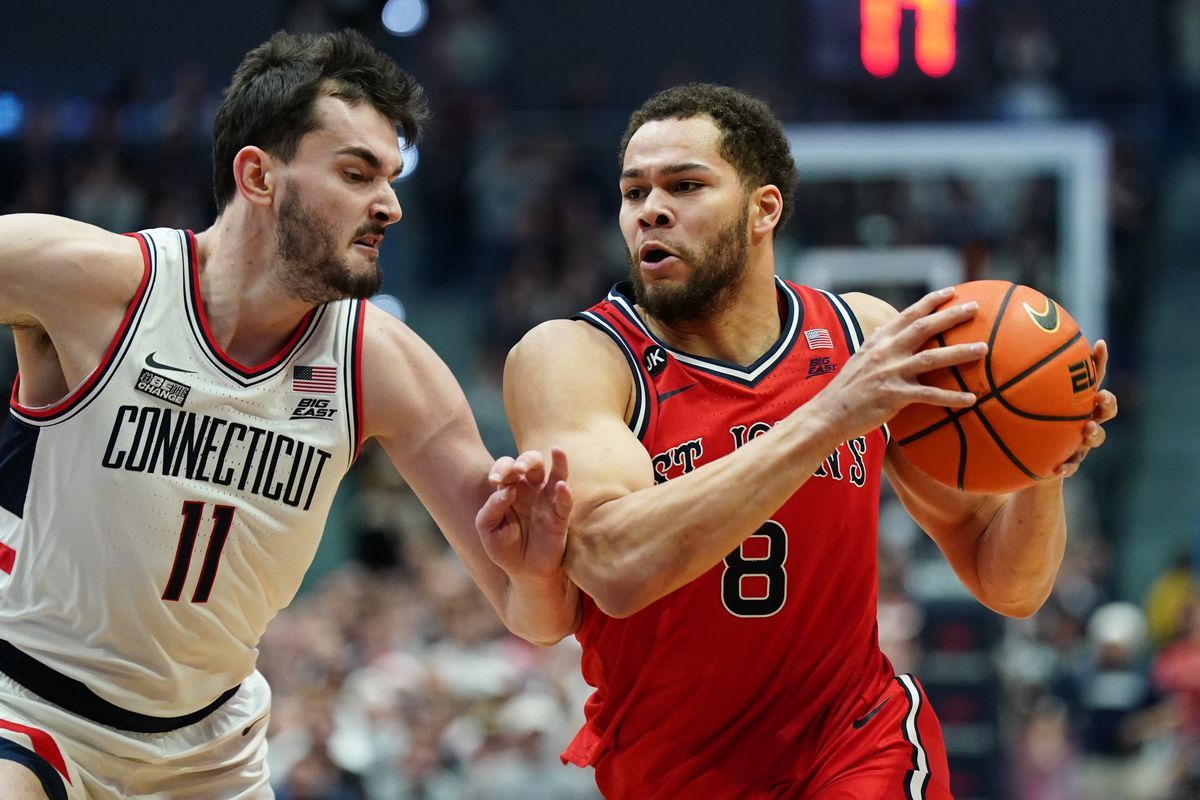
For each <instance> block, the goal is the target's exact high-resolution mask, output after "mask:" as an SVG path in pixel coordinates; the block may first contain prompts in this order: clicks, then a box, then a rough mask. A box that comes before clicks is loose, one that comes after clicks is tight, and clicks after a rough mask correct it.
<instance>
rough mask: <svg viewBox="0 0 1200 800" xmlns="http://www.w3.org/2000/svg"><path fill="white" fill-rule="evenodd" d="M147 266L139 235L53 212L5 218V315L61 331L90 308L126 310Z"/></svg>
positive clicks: (1, 242)
mask: <svg viewBox="0 0 1200 800" xmlns="http://www.w3.org/2000/svg"><path fill="white" fill-rule="evenodd" d="M145 270H146V259H145V258H144V256H143V254H142V249H141V245H140V243H139V242H138V240H137V239H135V238H133V237H130V236H122V235H119V234H115V233H112V232H110V231H106V230H104V229H103V228H98V227H96V226H94V225H89V224H87V223H84V222H79V221H77V220H73V219H68V218H66V217H56V216H51V215H49V214H11V215H6V216H3V217H0V283H2V285H3V286H4V298H3V301H4V302H3V307H2V308H0V314H3V315H4V317H5V318H6V319H10V320H14V319H23V318H29V319H33V320H36V321H37V322H38V323H39V324H40V325H41V326H42V327H47V326H49V327H53V328H55V329H56V330H58V331H59V332H60V334H61V331H62V330H63V326H74V325H77V324H79V323H80V322H81V320H85V319H86V316H87V314H86V313H85V312H86V311H87V310H89V309H92V310H100V311H104V310H106V309H109V308H115V309H124V307H125V306H126V305H127V304H128V302H129V301H130V299H131V298H132V297H133V296H134V295H135V293H136V292H137V288H138V286H139V285H140V284H141V281H142V278H143V275H144V274H145ZM81 315H82V316H81Z"/></svg>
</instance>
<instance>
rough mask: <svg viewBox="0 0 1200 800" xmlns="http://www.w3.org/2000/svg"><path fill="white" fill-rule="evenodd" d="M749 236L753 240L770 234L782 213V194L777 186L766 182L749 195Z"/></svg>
mask: <svg viewBox="0 0 1200 800" xmlns="http://www.w3.org/2000/svg"><path fill="white" fill-rule="evenodd" d="M750 197H751V202H752V205H751V207H750V236H751V238H752V239H753V240H754V241H756V242H757V241H759V240H760V239H762V238H764V237H767V236H771V235H772V233H773V232H774V230H775V226H777V225H778V224H779V218H780V217H781V216H782V215H783V195H782V194H781V193H780V191H779V187H778V186H776V185H774V184H772V183H768V184H767V185H766V186H760V187H759V188H758V189H756V190H755V191H754V192H753V193H752V194H751V195H750Z"/></svg>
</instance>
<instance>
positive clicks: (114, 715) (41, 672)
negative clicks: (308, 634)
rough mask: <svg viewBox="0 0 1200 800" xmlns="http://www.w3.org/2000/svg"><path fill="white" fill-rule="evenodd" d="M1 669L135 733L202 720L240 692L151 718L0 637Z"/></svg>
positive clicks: (81, 712) (70, 707) (77, 710)
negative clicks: (195, 708)
mask: <svg viewBox="0 0 1200 800" xmlns="http://www.w3.org/2000/svg"><path fill="white" fill-rule="evenodd" d="M0 672H3V673H4V674H5V675H7V676H8V677H10V678H12V679H13V680H14V681H16V682H17V683H19V684H21V685H22V686H24V687H25V688H26V689H28V690H29V691H31V692H33V693H34V694H36V695H37V696H38V697H41V698H42V699H44V700H49V701H50V702H51V703H54V704H55V705H56V706H60V707H61V708H65V709H66V710H67V711H70V712H71V713H72V714H77V715H78V716H81V717H83V718H85V719H90V720H91V721H92V722H98V723H100V724H101V725H107V726H109V727H110V728H117V729H119V730H123V731H132V732H134V733H165V732H167V731H173V730H177V729H179V728H186V727H187V726H188V725H192V724H194V723H197V722H199V721H200V720H202V719H204V718H205V717H207V716H208V715H209V714H211V713H212V712H214V711H216V710H217V709H218V708H220V707H221V704H222V703H224V702H225V701H226V700H228V699H229V698H231V697H233V696H234V694H236V693H237V690H238V688H239V687H240V686H241V684H238V686H234V687H233V688H232V689H229V690H227V691H225V692H224V693H222V694H221V696H220V697H218V698H217V699H216V700H214V701H212V702H211V703H209V704H208V705H206V706H205V707H204V708H202V709H200V710H199V711H193V712H192V713H190V714H184V715H183V716H179V717H152V716H150V715H149V714H139V713H137V712H136V711H129V710H128V709H124V708H121V707H120V706H118V705H114V704H112V703H110V702H108V701H107V700H105V699H104V698H103V697H101V696H100V695H98V694H96V693H95V692H93V691H92V690H91V689H89V688H88V687H87V686H85V685H84V684H82V683H80V682H79V681H77V680H75V679H74V678H68V677H67V676H66V675H63V674H62V673H61V672H56V671H55V670H52V669H50V668H49V667H47V666H46V665H45V664H43V663H42V662H40V661H38V660H37V659H36V658H33V657H32V656H30V655H28V654H26V653H24V652H22V651H20V650H18V649H17V648H16V647H13V646H12V645H11V644H9V643H8V642H6V641H4V640H3V639H0Z"/></svg>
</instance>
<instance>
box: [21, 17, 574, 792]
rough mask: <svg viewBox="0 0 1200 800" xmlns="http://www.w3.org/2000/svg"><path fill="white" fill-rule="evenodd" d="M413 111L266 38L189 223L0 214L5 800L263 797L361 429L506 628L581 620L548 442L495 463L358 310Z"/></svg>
mask: <svg viewBox="0 0 1200 800" xmlns="http://www.w3.org/2000/svg"><path fill="white" fill-rule="evenodd" d="M423 113H424V100H423V95H422V92H421V89H420V87H419V86H418V85H417V84H416V83H415V81H413V79H412V78H411V76H409V75H407V74H406V73H405V72H403V71H402V70H401V69H400V68H399V66H398V65H397V64H396V63H395V62H394V61H392V60H391V59H390V58H388V57H386V56H385V55H383V54H381V53H379V52H378V51H376V50H375V49H374V48H372V47H371V46H370V44H369V43H368V42H367V41H366V40H365V39H364V38H363V37H362V36H361V35H359V34H355V33H351V32H342V33H335V34H328V35H323V36H319V37H298V36H291V35H288V34H284V33H281V34H278V35H276V36H275V37H274V38H272V39H271V40H270V41H269V42H267V43H265V44H263V45H262V46H260V47H258V48H255V49H254V50H253V51H251V52H250V53H248V54H247V56H246V58H245V59H244V60H243V62H242V64H241V65H240V66H239V68H238V70H237V73H236V74H235V76H234V80H233V82H232V84H231V86H230V87H229V89H228V90H227V91H226V93H225V97H224V100H223V101H222V104H221V107H220V108H219V109H218V111H217V118H216V122H215V124H214V142H215V143H214V148H213V155H214V159H213V160H214V165H215V167H214V180H215V195H216V201H217V206H218V209H219V213H218V217H217V219H216V221H215V222H214V223H213V224H212V226H211V227H209V228H208V229H207V230H205V231H202V232H201V233H199V234H195V235H193V234H192V233H191V232H190V231H179V230H164V229H159V230H150V231H141V232H138V233H136V234H134V235H130V236H121V235H117V234H115V233H111V232H108V231H105V230H101V229H99V228H96V227H93V226H90V225H85V224H83V223H81V222H76V221H73V220H69V219H63V218H59V217H51V216H44V215H32V214H22V215H12V216H7V217H2V218H0V324H8V325H11V326H12V327H13V328H14V334H15V341H16V350H17V360H18V364H19V366H20V378H19V381H18V383H17V385H16V386H15V387H14V390H13V397H12V401H11V404H10V409H9V411H10V413H9V414H8V415H7V417H6V421H5V424H4V425H3V430H2V433H0V797H2V798H4V799H5V800H29V799H30V798H34V799H35V800H36V799H41V800H44V799H45V798H50V800H85V799H86V800H128V799H129V798H149V797H153V798H155V799H156V800H172V799H174V800H193V798H212V799H213V800H216V799H217V798H226V799H228V798H241V799H243V800H251V799H253V800H267V798H270V797H272V796H273V795H272V792H271V788H270V785H269V780H268V779H269V776H268V772H267V764H266V733H265V731H266V728H267V722H266V720H267V718H268V716H269V711H270V691H269V689H268V688H267V685H266V682H265V680H264V679H263V677H262V675H261V674H259V673H258V672H257V670H255V658H256V656H257V652H258V651H257V644H258V641H259V637H260V636H261V634H262V632H263V629H264V628H265V627H266V625H267V624H268V622H269V621H270V619H271V618H272V617H274V615H275V614H276V613H277V612H278V611H279V609H280V608H281V607H283V606H285V605H287V604H288V602H289V601H290V600H291V598H292V597H293V595H294V594H295V593H296V591H297V589H298V588H299V586H300V582H301V579H302V578H303V575H304V572H305V570H306V569H307V568H308V565H309V563H310V562H311V560H312V556H313V552H314V551H315V549H316V547H317V543H318V541H319V540H320V537H321V534H322V531H323V529H324V526H325V520H326V517H327V514H328V511H329V508H330V504H331V503H332V501H333V497H334V493H335V491H336V489H337V486H338V484H339V482H340V479H341V477H342V475H343V474H344V473H345V472H346V471H347V470H348V469H349V468H350V466H351V464H352V463H353V461H354V459H355V456H356V455H357V453H358V452H359V448H360V447H361V446H362V444H363V443H364V442H365V441H366V440H367V439H371V438H374V439H376V440H377V441H378V442H379V444H380V445H381V446H382V448H383V449H384V451H385V452H386V453H387V455H388V456H389V458H390V459H391V460H392V462H393V464H395V466H396V467H397V469H398V470H399V471H400V472H401V473H402V474H403V476H404V477H405V479H406V480H407V482H408V483H409V484H410V485H411V486H412V488H413V490H414V491H415V492H416V494H417V495H418V497H420V499H421V501H422V502H423V503H424V504H425V506H426V507H427V508H428V510H429V512H430V513H431V515H432V516H433V518H434V519H435V520H436V522H437V523H438V525H439V526H440V528H441V529H442V531H443V532H444V534H445V536H446V538H447V540H448V541H449V542H450V544H451V545H452V546H453V548H454V550H455V551H456V552H457V553H458V554H459V556H460V557H461V558H462V560H463V562H464V564H465V565H466V567H467V569H468V570H469V571H470V573H471V575H472V577H473V578H474V579H475V580H476V582H477V583H478V584H479V585H480V587H481V588H482V589H483V591H484V592H485V594H486V595H487V597H488V599H489V600H490V601H491V602H492V604H493V605H494V606H495V608H496V611H497V612H498V613H499V615H500V616H501V618H502V619H503V620H504V621H505V623H506V624H507V625H508V626H509V627H510V628H511V629H512V630H514V631H515V632H518V633H520V634H521V635H523V636H525V637H527V638H529V639H531V640H534V641H544V640H549V641H557V640H558V639H560V638H562V636H564V635H565V631H567V630H569V629H570V628H571V627H572V625H574V624H575V616H576V608H577V606H576V594H575V593H574V592H573V591H572V592H570V593H568V591H567V590H568V588H569V585H568V582H567V581H566V579H565V577H564V576H563V574H562V557H563V547H564V546H565V536H566V515H567V514H568V513H569V511H570V506H571V503H570V500H571V498H570V494H569V490H567V489H566V486H565V484H563V483H562V482H561V480H560V478H561V477H564V476H565V469H566V462H565V461H564V460H563V457H562V454H561V453H555V454H552V456H551V459H550V463H547V460H546V459H545V458H544V457H543V456H542V455H540V454H537V453H526V454H523V455H522V456H521V457H519V458H518V459H516V460H514V459H511V458H506V459H503V460H502V461H501V462H499V463H496V464H495V465H494V466H493V460H492V456H490V455H489V454H488V453H487V451H486V450H485V449H484V446H483V443H482V442H481V441H480V438H479V432H478V430H477V428H476V426H475V423H474V420H473V419H472V417H471V412H470V409H469V407H468V405H467V402H466V399H465V397H464V396H463V393H462V390H461V389H460V388H459V387H458V385H457V384H456V383H455V381H454V378H453V376H452V375H451V374H450V371H449V370H448V369H447V368H446V365H445V364H444V363H442V361H441V360H440V359H439V358H438V357H437V356H436V355H435V354H434V353H433V351H432V350H431V349H430V348H429V347H428V346H427V345H426V344H425V343H424V342H423V341H421V339H420V338H418V337H417V336H416V335H415V334H414V333H413V332H412V331H411V330H409V329H408V328H407V327H405V326H404V325H403V324H402V323H401V322H399V321H398V320H397V319H395V318H394V317H392V316H390V315H388V314H386V313H383V312H381V311H379V310H378V309H376V308H375V307H373V306H371V305H370V304H369V303H367V302H366V300H365V298H367V297H368V296H370V295H371V294H373V293H374V292H375V290H376V289H377V288H378V286H379V282H380V279H381V275H380V270H379V248H380V245H381V242H382V240H383V238H384V236H385V234H386V232H387V231H388V230H389V229H390V228H391V226H392V225H393V224H395V223H396V222H398V221H399V220H400V216H401V209H400V205H399V203H398V201H397V199H396V193H395V191H394V189H393V186H392V182H393V181H394V180H395V179H396V177H397V175H398V174H399V173H400V171H401V168H402V166H403V163H402V160H401V150H400V145H399V142H398V139H397V127H399V128H400V129H402V130H403V133H404V136H405V138H406V139H408V140H409V141H413V140H414V139H415V137H416V134H417V132H418V130H419V123H420V120H421V118H422V116H423ZM489 476H491V477H492V481H494V482H497V483H500V484H504V488H503V489H502V490H500V491H499V492H496V493H493V488H492V487H493V482H492V481H489ZM489 498H490V499H489ZM514 503H516V505H514ZM481 507H482V510H481ZM476 525H478V526H479V527H480V528H482V529H485V530H487V531H489V532H490V534H491V535H490V537H489V540H488V544H487V548H488V549H487V551H486V552H485V548H484V544H483V542H482V541H481V540H480V538H479V535H478V533H477V532H476ZM497 565H499V566H497Z"/></svg>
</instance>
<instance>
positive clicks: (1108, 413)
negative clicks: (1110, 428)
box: [1092, 389, 1117, 423]
mask: <svg viewBox="0 0 1200 800" xmlns="http://www.w3.org/2000/svg"><path fill="white" fill-rule="evenodd" d="M1115 416H1117V396H1116V395H1115V394H1113V393H1112V392H1110V391H1108V390H1107V389H1103V390H1101V391H1099V392H1097V393H1096V403H1095V406H1094V407H1093V408H1092V419H1094V420H1096V421H1097V422H1100V423H1104V422H1108V421H1109V420H1110V419H1112V418H1113V417H1115Z"/></svg>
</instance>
